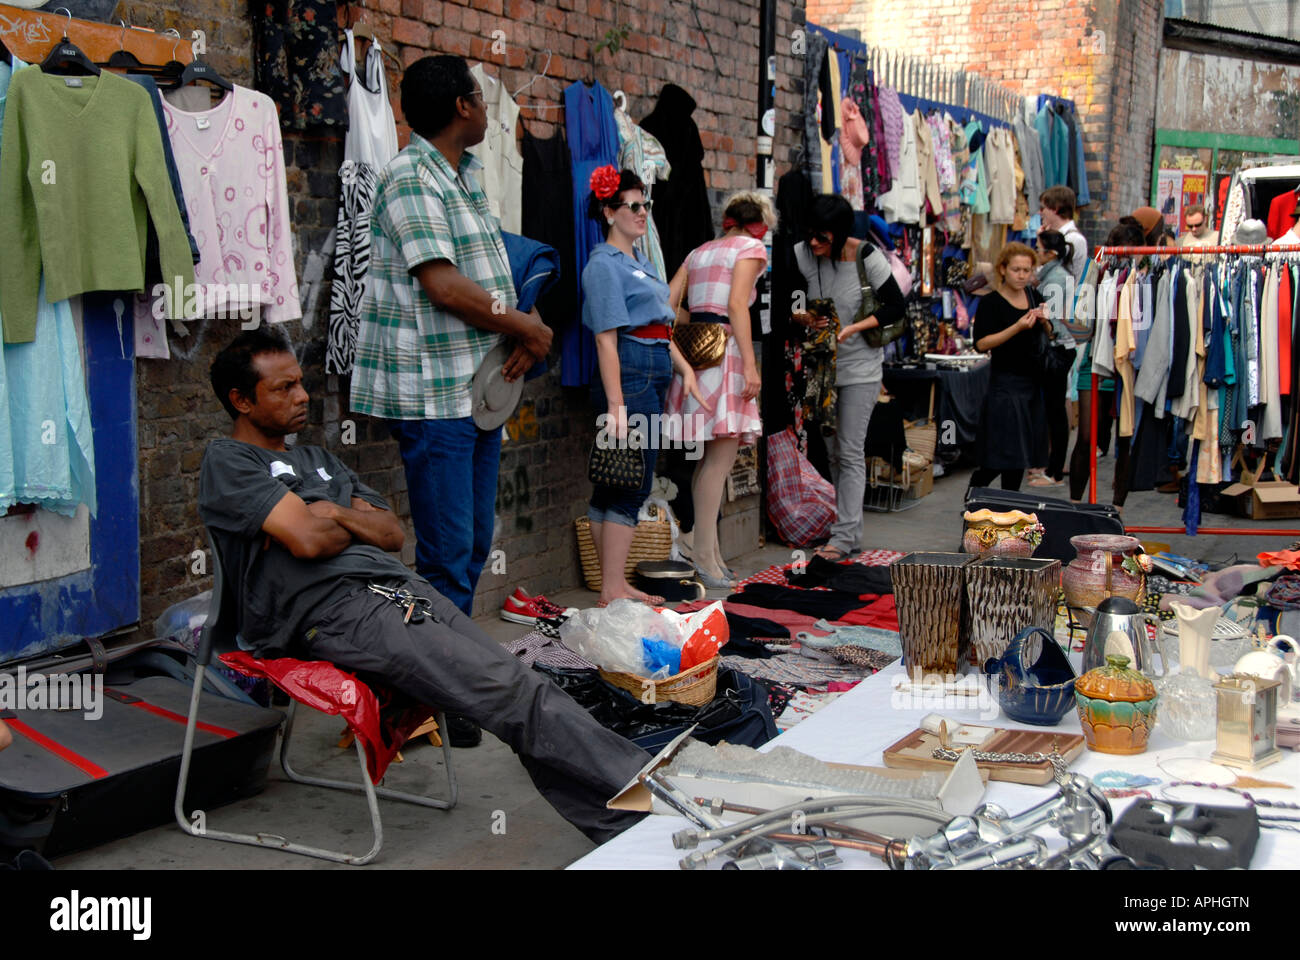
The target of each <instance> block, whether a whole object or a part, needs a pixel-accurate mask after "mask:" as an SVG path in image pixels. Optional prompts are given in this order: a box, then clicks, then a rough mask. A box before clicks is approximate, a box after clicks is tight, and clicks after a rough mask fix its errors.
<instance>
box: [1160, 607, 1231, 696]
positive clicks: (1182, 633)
mask: <svg viewBox="0 0 1300 960" xmlns="http://www.w3.org/2000/svg"><path fill="white" fill-rule="evenodd" d="M1169 609H1170V610H1172V611H1173V612H1174V614H1175V615H1176V616H1177V617H1178V662H1179V663H1180V664H1182V668H1183V670H1184V671H1187V670H1195V671H1196V673H1197V675H1198V676H1200V677H1203V678H1205V679H1206V680H1209V679H1212V677H1211V676H1210V640H1211V638H1212V637H1213V636H1214V625H1215V624H1216V623H1218V622H1219V608H1218V607H1206V608H1205V609H1204V610H1198V609H1197V608H1196V607H1192V606H1188V605H1187V604H1185V603H1179V602H1178V601H1177V600H1175V601H1173V602H1172V603H1170V604H1169Z"/></svg>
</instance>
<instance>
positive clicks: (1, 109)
mask: <svg viewBox="0 0 1300 960" xmlns="http://www.w3.org/2000/svg"><path fill="white" fill-rule="evenodd" d="M10 56H11V58H12V59H13V65H12V66H10V65H9V64H7V63H0V132H3V131H4V126H5V98H6V97H8V95H9V81H10V80H12V79H13V75H14V72H15V71H17V70H21V69H22V68H23V67H25V66H27V64H25V63H23V61H21V60H19V59H18V58H17V57H14V56H13V55H12V54H11V55H10Z"/></svg>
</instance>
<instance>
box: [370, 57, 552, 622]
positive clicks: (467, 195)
mask: <svg viewBox="0 0 1300 960" xmlns="http://www.w3.org/2000/svg"><path fill="white" fill-rule="evenodd" d="M402 113H403V114H405V116H406V120H407V122H408V123H409V124H410V125H411V129H412V131H413V132H412V134H411V142H410V145H409V146H407V147H406V149H404V150H403V151H402V152H401V153H399V154H398V155H397V156H396V157H395V158H394V159H393V161H392V162H391V163H389V164H388V166H387V167H385V168H384V171H383V172H382V173H381V174H380V176H379V183H378V186H377V188H376V193H375V202H374V208H373V210H372V213H371V218H370V239H371V246H370V271H369V276H368V281H367V289H366V299H365V304H364V307H363V309H362V316H361V326H360V329H359V330H358V334H357V355H356V369H355V372H354V374H353V377H352V409H353V410H355V411H357V412H358V413H368V414H371V415H372V416H376V417H385V418H387V419H389V420H391V421H393V433H394V435H395V436H396V437H397V439H398V441H399V442H400V443H401V447H402V462H403V464H404V465H405V467H406V485H407V489H408V491H409V493H410V499H411V517H412V519H413V521H414V522H415V533H416V537H417V539H418V546H417V549H416V561H415V567H416V570H417V571H418V572H419V574H420V575H421V576H422V577H424V578H425V579H426V580H428V581H429V582H430V583H431V584H433V585H434V587H436V588H437V590H438V592H439V593H442V594H443V595H444V596H446V597H447V598H448V599H450V600H451V601H452V602H453V603H455V604H456V606H458V607H460V609H461V610H463V611H464V612H465V613H466V615H468V614H469V613H470V609H471V607H472V605H473V601H474V588H475V586H476V585H477V583H478V578H479V574H480V573H481V572H482V570H483V563H484V561H485V560H486V559H487V554H488V550H489V548H490V547H491V544H492V522H493V507H494V504H495V502H496V492H497V469H498V466H499V464H500V458H501V431H500V430H480V429H479V428H478V427H476V426H475V424H474V421H473V419H472V418H471V416H470V410H471V403H470V381H471V379H472V378H473V376H474V371H475V370H477V369H478V367H479V364H480V363H482V362H483V358H484V357H486V356H487V354H488V353H489V351H491V350H492V348H493V347H495V346H496V345H497V344H498V343H500V342H501V341H502V340H504V339H507V338H509V339H511V340H512V341H513V342H514V345H515V346H514V351H513V353H512V354H511V355H510V358H509V359H508V360H507V361H506V364H505V376H506V378H507V379H509V380H514V379H516V378H517V377H520V376H522V375H523V374H524V373H525V372H527V370H528V369H529V368H530V367H532V365H533V364H534V363H536V362H537V361H538V360H543V359H545V358H546V353H547V351H548V350H549V349H550V346H551V330H550V328H549V327H547V326H546V325H545V324H544V323H542V319H541V317H540V315H539V314H538V313H537V311H536V310H533V311H532V312H531V313H527V314H525V313H520V312H519V311H518V310H516V309H515V303H516V299H515V288H514V283H513V282H512V280H511V277H510V264H509V261H508V260H507V259H506V251H505V247H504V245H503V244H502V241H501V225H500V223H499V222H498V220H497V218H496V217H494V216H492V214H491V213H490V212H489V211H488V201H487V196H486V195H485V194H484V192H483V188H482V187H481V186H480V185H479V181H478V178H477V176H476V175H475V172H476V171H477V170H478V169H479V167H481V166H482V164H481V163H480V162H479V161H478V160H477V159H476V158H475V157H474V156H472V155H471V154H470V153H468V152H467V150H466V148H467V147H472V146H474V145H475V144H477V143H479V142H481V141H482V140H483V136H484V133H485V132H486V130H487V108H486V106H485V105H484V103H483V91H482V90H481V89H479V86H478V84H477V83H476V82H475V81H474V78H473V77H472V76H471V75H470V72H469V67H468V66H466V64H465V61H464V60H463V59H462V58H460V57H452V56H441V57H425V58H424V59H422V60H419V61H417V62H415V63H413V64H411V66H410V67H408V68H407V70H406V74H405V75H404V76H403V78H402Z"/></svg>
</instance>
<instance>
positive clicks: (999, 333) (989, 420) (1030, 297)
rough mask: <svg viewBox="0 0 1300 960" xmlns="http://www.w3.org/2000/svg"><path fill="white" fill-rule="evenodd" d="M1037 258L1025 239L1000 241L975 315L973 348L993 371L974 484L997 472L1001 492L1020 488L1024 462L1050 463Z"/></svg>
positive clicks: (1046, 325) (1047, 324) (1046, 327)
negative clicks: (991, 279) (990, 282)
mask: <svg viewBox="0 0 1300 960" xmlns="http://www.w3.org/2000/svg"><path fill="white" fill-rule="evenodd" d="M1036 263H1037V257H1036V256H1035V254H1034V251H1033V250H1031V249H1030V248H1029V247H1027V246H1025V245H1024V244H1023V243H1009V244H1007V245H1006V246H1005V247H1003V248H1002V252H1001V253H1000V254H999V255H998V260H997V263H996V264H995V266H994V273H996V274H997V277H998V285H997V289H995V290H994V291H993V292H991V293H988V294H985V296H984V299H983V300H981V301H980V305H979V309H978V310H977V311H976V313H975V349H976V350H979V351H980V352H981V353H988V354H990V355H991V357H992V360H991V363H992V370H991V371H990V374H991V375H990V377H989V392H988V394H987V395H986V396H985V398H984V409H983V411H982V412H981V414H980V423H979V432H978V433H977V435H976V441H975V444H976V447H975V451H976V459H977V461H978V463H979V468H978V469H977V470H976V471H975V473H974V474H973V475H972V476H971V486H972V487H986V486H988V485H989V484H990V483H991V482H992V481H993V478H994V477H996V476H998V474H1001V475H1002V489H1003V490H1019V489H1020V484H1021V482H1022V481H1023V480H1024V478H1025V470H1026V468H1028V467H1032V466H1035V465H1037V464H1042V463H1046V462H1047V424H1046V418H1045V417H1044V412H1043V403H1042V377H1043V366H1044V363H1045V362H1046V353H1047V344H1048V338H1049V334H1050V332H1051V328H1052V323H1051V321H1050V320H1049V319H1048V318H1047V314H1046V313H1044V311H1043V308H1042V305H1041V301H1040V300H1039V299H1038V297H1037V295H1036V294H1035V293H1034V292H1033V291H1032V290H1030V289H1029V284H1030V282H1031V281H1032V280H1033V279H1034V272H1035V265H1036Z"/></svg>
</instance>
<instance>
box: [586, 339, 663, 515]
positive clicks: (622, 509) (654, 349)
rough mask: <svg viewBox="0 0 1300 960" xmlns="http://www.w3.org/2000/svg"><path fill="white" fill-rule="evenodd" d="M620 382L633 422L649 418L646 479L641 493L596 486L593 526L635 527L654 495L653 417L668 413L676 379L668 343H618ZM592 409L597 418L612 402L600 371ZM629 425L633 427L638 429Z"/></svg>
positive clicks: (655, 434) (656, 447)
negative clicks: (670, 387)
mask: <svg viewBox="0 0 1300 960" xmlns="http://www.w3.org/2000/svg"><path fill="white" fill-rule="evenodd" d="M618 368H619V381H620V383H621V384H622V387H623V406H625V407H626V408H627V416H628V420H629V422H630V421H631V419H632V417H633V416H635V415H636V414H641V415H643V416H644V417H645V418H646V421H647V425H646V427H645V428H644V429H645V432H646V433H647V434H648V435H647V436H646V437H645V438H644V440H645V443H644V446H643V448H642V451H641V455H642V458H643V461H642V462H643V463H644V464H645V477H644V479H642V481H641V488H640V489H639V490H618V489H615V488H613V487H607V486H604V485H602V484H595V485H593V487H592V490H591V506H590V507H588V509H587V516H588V517H589V518H590V519H591V522H592V523H604V522H606V521H609V522H610V523H621V524H623V525H624V526H628V527H635V526H636V522H637V521H636V516H637V513H639V512H640V510H641V505H642V504H643V503H645V499H646V497H648V496H649V495H650V487H651V486H652V485H653V484H654V478H655V477H654V474H655V460H656V459H657V457H658V454H659V436H658V430H657V429H656V430H654V431H651V430H650V429H649V424H650V423H652V422H655V423H657V421H651V419H650V418H651V417H654V416H657V415H661V414H662V413H663V412H664V397H665V396H666V395H667V393H668V385H669V383H671V382H672V378H673V363H672V358H671V357H670V356H669V354H668V341H667V340H664V341H662V342H661V343H654V344H649V343H640V342H639V341H636V340H631V339H629V338H627V337H619V340H618ZM591 405H592V408H593V409H594V410H595V412H596V414H597V416H599V415H600V414H602V413H607V412H608V411H609V402H608V400H607V398H606V396H605V386H604V384H603V382H602V381H601V379H600V370H599V368H597V370H596V373H595V376H594V377H593V379H592V382H591ZM635 425H636V424H634V423H631V422H630V423H629V426H635Z"/></svg>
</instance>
